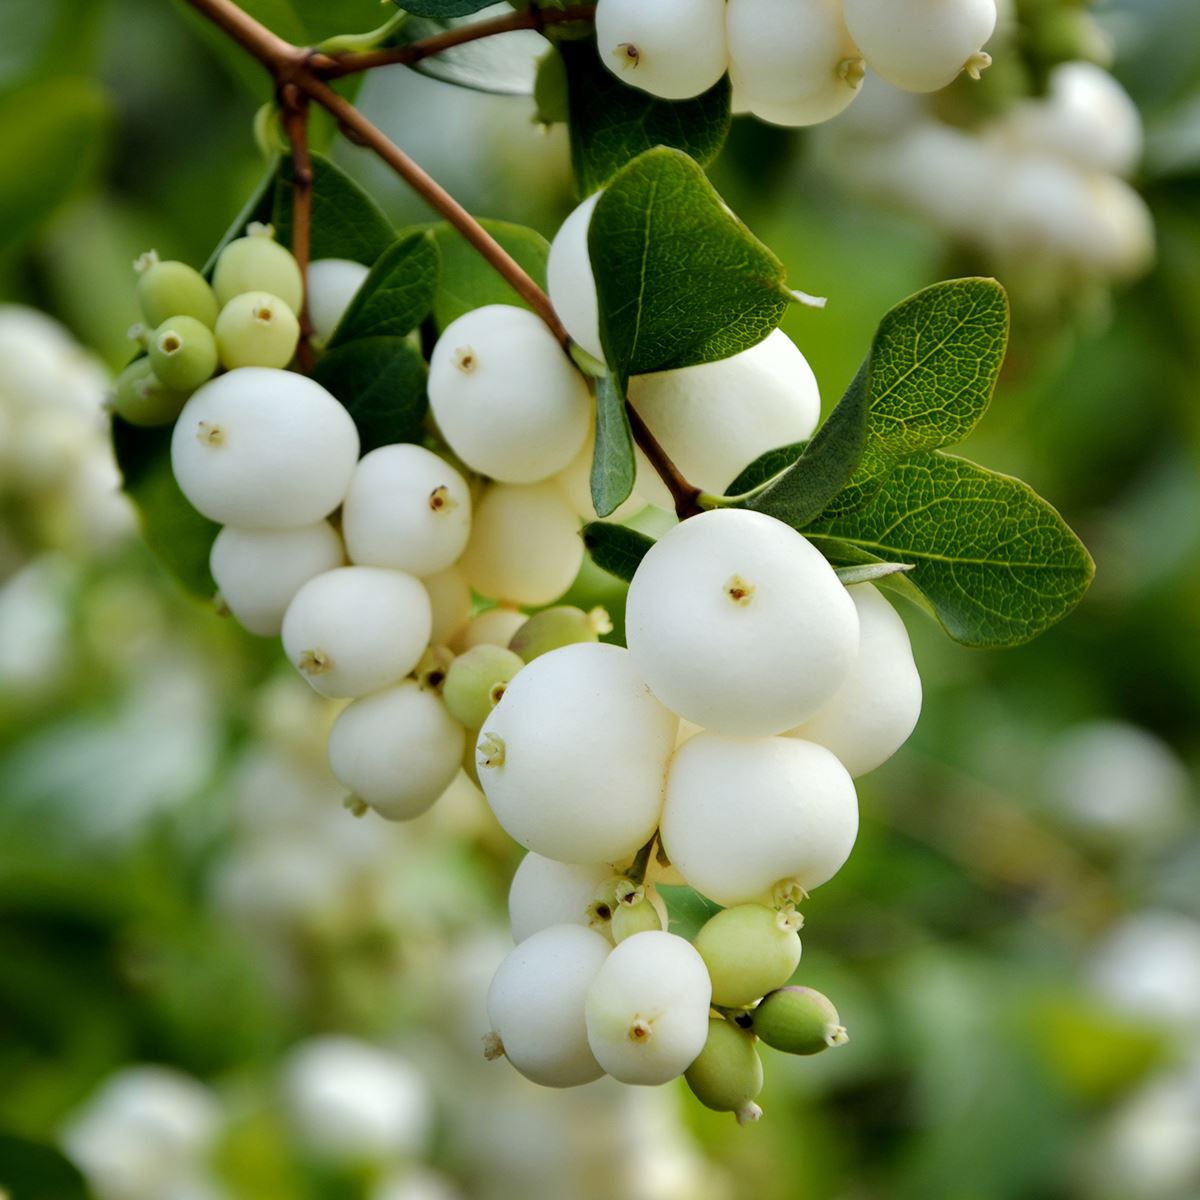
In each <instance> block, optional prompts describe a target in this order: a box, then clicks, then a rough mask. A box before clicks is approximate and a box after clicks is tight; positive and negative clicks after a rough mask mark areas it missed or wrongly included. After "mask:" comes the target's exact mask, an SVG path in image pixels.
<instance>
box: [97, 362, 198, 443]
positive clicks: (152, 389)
mask: <svg viewBox="0 0 1200 1200" xmlns="http://www.w3.org/2000/svg"><path fill="white" fill-rule="evenodd" d="M186 403H187V393H186V392H180V391H176V390H175V389H174V388H169V387H166V386H164V385H163V383H162V381H161V380H160V379H159V378H158V376H157V375H155V373H154V367H153V366H152V365H151V362H150V360H149V359H148V358H138V359H135V360H134V361H133V362H131V363H130V364H129V366H127V367H126V368H125V370H123V371H122V372H121V374H120V375H119V376H117V382H116V385H115V386H114V388H113V392H112V396H111V398H110V402H109V406H110V407H111V409H112V411H113V412H115V413H116V414H117V415H118V416H119V417H123V418H124V419H125V420H126V421H128V422H129V423H130V424H131V425H140V426H142V427H143V428H145V429H150V428H153V427H154V426H156V425H170V424H171V423H172V422H173V421H174V420H175V418H176V417H178V416H179V414H180V412H181V411H182V409H183V406H184V404H186Z"/></svg>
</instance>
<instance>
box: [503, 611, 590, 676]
mask: <svg viewBox="0 0 1200 1200" xmlns="http://www.w3.org/2000/svg"><path fill="white" fill-rule="evenodd" d="M611 630H612V622H611V621H610V620H609V619H608V613H607V612H605V610H604V609H603V608H593V609H592V611H591V612H586V613H585V612H584V611H583V609H581V608H572V607H571V606H570V605H568V604H560V605H556V606H555V607H554V608H546V609H543V610H542V611H541V612H539V613H534V614H533V616H532V617H530V618H529V620H528V621H526V622H525V624H524V625H522V626H521V628H520V629H518V630H517V632H516V633H515V634H513V639H512V641H511V642H509V643H508V648H509V649H510V650H513V651H515V652H516V653H517V654H519V655H520V656H521V657H522V658H523V659H524V660H525V661H526V662H527V663H530V662H533V660H534V659H535V658H538V657H539V656H540V655H543V654H547V653H548V652H549V651H551V650H557V649H559V648H560V647H561V646H572V645H574V644H575V643H576V642H597V641H599V640H600V635H601V634H602V633H609V632H610V631H611Z"/></svg>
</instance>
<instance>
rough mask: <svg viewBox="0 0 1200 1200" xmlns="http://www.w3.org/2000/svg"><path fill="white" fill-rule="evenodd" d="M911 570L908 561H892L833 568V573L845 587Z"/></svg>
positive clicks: (874, 581) (872, 581)
mask: <svg viewBox="0 0 1200 1200" xmlns="http://www.w3.org/2000/svg"><path fill="white" fill-rule="evenodd" d="M911 570H912V567H911V566H910V565H909V564H908V563H893V562H877V563H863V564H862V565H861V566H858V567H836V568H834V571H835V574H836V575H837V577H838V578H839V579H840V580H841V581H842V584H843V585H844V586H845V587H852V586H853V585H854V584H856V583H877V582H878V581H879V580H881V579H887V578H888V576H889V575H903V574H904V573H905V572H906V571H911Z"/></svg>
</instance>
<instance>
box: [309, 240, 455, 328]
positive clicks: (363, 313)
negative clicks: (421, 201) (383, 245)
mask: <svg viewBox="0 0 1200 1200" xmlns="http://www.w3.org/2000/svg"><path fill="white" fill-rule="evenodd" d="M440 271H441V260H440V256H439V254H438V248H437V242H436V241H435V240H434V237H433V234H432V233H431V232H430V231H429V230H423V231H416V232H413V233H407V234H402V235H401V236H400V237H399V238H398V239H397V240H396V241H395V242H394V243H393V244H392V246H391V247H390V248H389V249H388V250H386V251H385V252H384V253H383V254H382V255H381V256H380V258H379V259H378V261H377V262H376V263H375V265H374V266H373V267H372V268H371V273H370V274H369V275H368V276H367V277H366V279H364V280H363V282H362V286H361V287H360V288H359V289H358V291H357V292H356V293H355V296H354V299H353V300H351V301H350V307H349V308H347V309H346V312H345V314H344V315H343V316H342V319H341V321H339V322H338V327H337V328H336V329H335V330H334V331H333V336H332V337H331V338H330V339H329V345H330V348H331V349H332V348H333V347H334V346H340V345H342V344H343V343H344V342H349V341H353V340H355V339H356V338H366V337H403V336H404V335H405V334H406V333H411V332H412V330H414V329H416V327H417V326H418V325H420V323H421V322H422V321H423V320H425V318H426V317H427V316H428V315H429V314H430V312H432V311H433V304H434V301H435V300H436V299H437V291H438V278H439V275H440Z"/></svg>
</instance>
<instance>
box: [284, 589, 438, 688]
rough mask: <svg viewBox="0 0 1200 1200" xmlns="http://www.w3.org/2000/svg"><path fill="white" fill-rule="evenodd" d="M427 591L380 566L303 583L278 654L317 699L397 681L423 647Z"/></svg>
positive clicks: (426, 629) (427, 623) (428, 623)
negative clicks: (288, 661) (319, 695)
mask: <svg viewBox="0 0 1200 1200" xmlns="http://www.w3.org/2000/svg"><path fill="white" fill-rule="evenodd" d="M431 624H432V619H431V615H430V610H429V593H428V592H426V591H425V588H424V587H423V586H422V584H421V581H420V580H419V579H414V578H413V577H412V576H411V575H405V574H404V573H403V572H402V571H389V570H385V569H384V568H382V567H338V568H337V569H336V570H333V571H326V572H325V574H324V575H318V576H317V577H316V578H315V579H310V580H309V581H308V583H306V584H305V585H304V586H303V587H302V588H301V589H300V590H299V591H298V592H297V593H296V596H295V598H294V599H293V600H292V602H291V604H289V605H288V609H287V612H286V613H285V614H284V617H283V649H284V652H285V653H286V654H287V656H288V658H289V660H290V661H291V663H292V665H293V666H294V667H295V668H296V669H297V670H298V671H299V672H300V673H301V674H302V675H303V676H304V677H305V678H306V679H307V680H308V682H309V683H310V684H311V685H312V686H313V688H314V689H315V690H316V691H318V692H320V693H321V695H322V696H334V697H346V696H365V695H367V694H368V693H369V692H377V691H379V689H380V688H385V687H388V686H389V685H390V684H393V683H397V682H398V681H399V680H401V679H403V678H404V676H405V675H407V674H408V673H409V671H411V670H412V669H413V667H415V666H416V665H417V663H418V661H419V660H420V658H421V655H422V654H423V653H424V652H425V647H426V646H428V644H429V631H430V628H431Z"/></svg>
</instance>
